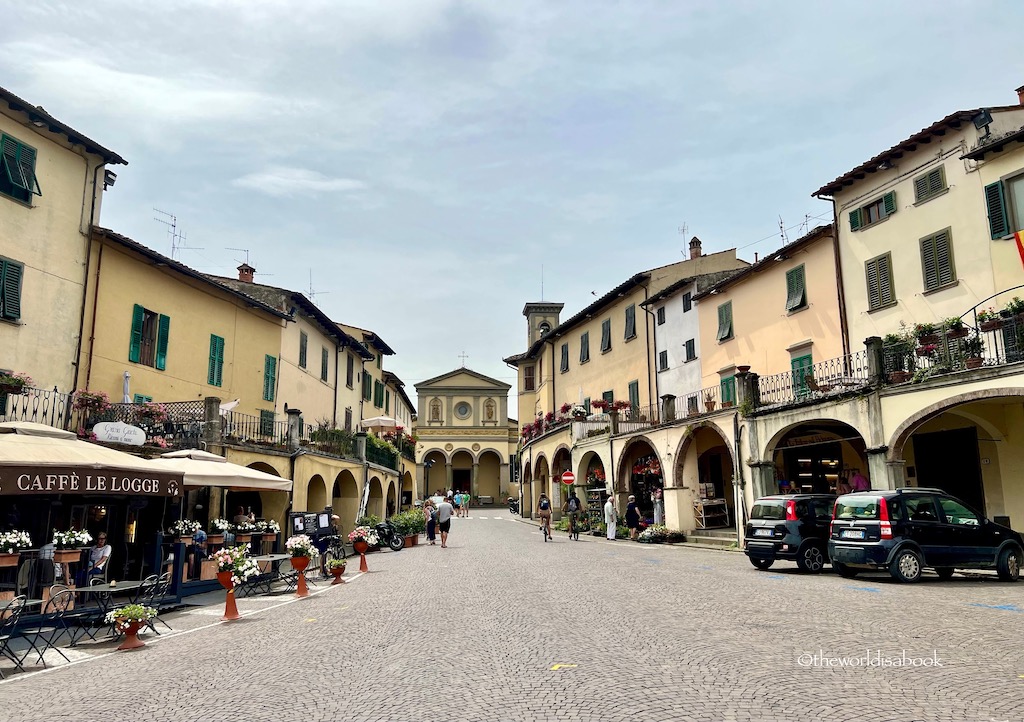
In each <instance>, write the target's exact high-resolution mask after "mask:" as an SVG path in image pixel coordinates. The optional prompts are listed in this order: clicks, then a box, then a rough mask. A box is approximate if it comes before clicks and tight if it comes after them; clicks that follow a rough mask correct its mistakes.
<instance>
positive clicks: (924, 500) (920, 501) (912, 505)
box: [903, 496, 939, 522]
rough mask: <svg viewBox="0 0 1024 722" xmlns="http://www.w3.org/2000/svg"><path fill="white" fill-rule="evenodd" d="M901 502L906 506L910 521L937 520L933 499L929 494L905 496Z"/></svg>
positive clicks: (937, 515)
mask: <svg viewBox="0 0 1024 722" xmlns="http://www.w3.org/2000/svg"><path fill="white" fill-rule="evenodd" d="M903 504H904V505H905V506H906V507H907V517H908V518H909V519H910V521H915V522H921V521H933V522H938V521H939V514H938V511H937V509H936V506H935V499H933V498H932V497H930V496H910V497H907V496H905V497H903Z"/></svg>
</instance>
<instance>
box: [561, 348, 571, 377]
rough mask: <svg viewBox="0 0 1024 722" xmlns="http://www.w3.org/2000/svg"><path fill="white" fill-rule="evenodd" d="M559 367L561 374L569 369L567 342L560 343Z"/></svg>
mask: <svg viewBox="0 0 1024 722" xmlns="http://www.w3.org/2000/svg"><path fill="white" fill-rule="evenodd" d="M561 369H562V373H563V374H564V373H565V372H566V371H568V370H569V344H568V343H563V344H562V365H561Z"/></svg>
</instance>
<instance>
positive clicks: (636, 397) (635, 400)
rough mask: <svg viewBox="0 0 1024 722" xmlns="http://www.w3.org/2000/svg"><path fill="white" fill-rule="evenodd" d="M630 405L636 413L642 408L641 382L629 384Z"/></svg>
mask: <svg viewBox="0 0 1024 722" xmlns="http://www.w3.org/2000/svg"><path fill="white" fill-rule="evenodd" d="M629 405H630V406H632V407H633V410H634V411H636V410H637V409H639V408H640V382H639V381H630V382H629Z"/></svg>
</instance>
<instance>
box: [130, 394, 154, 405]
mask: <svg viewBox="0 0 1024 722" xmlns="http://www.w3.org/2000/svg"><path fill="white" fill-rule="evenodd" d="M152 400H153V397H152V396H144V395H143V394H135V396H134V397H133V399H132V403H136V404H148V403H149V402H151V401H152Z"/></svg>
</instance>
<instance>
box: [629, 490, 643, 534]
mask: <svg viewBox="0 0 1024 722" xmlns="http://www.w3.org/2000/svg"><path fill="white" fill-rule="evenodd" d="M626 526H627V527H629V538H630V539H632V540H633V541H636V538H637V536H639V535H640V509H638V508H637V505H636V497H635V496H633V495H632V494H630V495H629V501H628V503H627V504H626Z"/></svg>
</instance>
